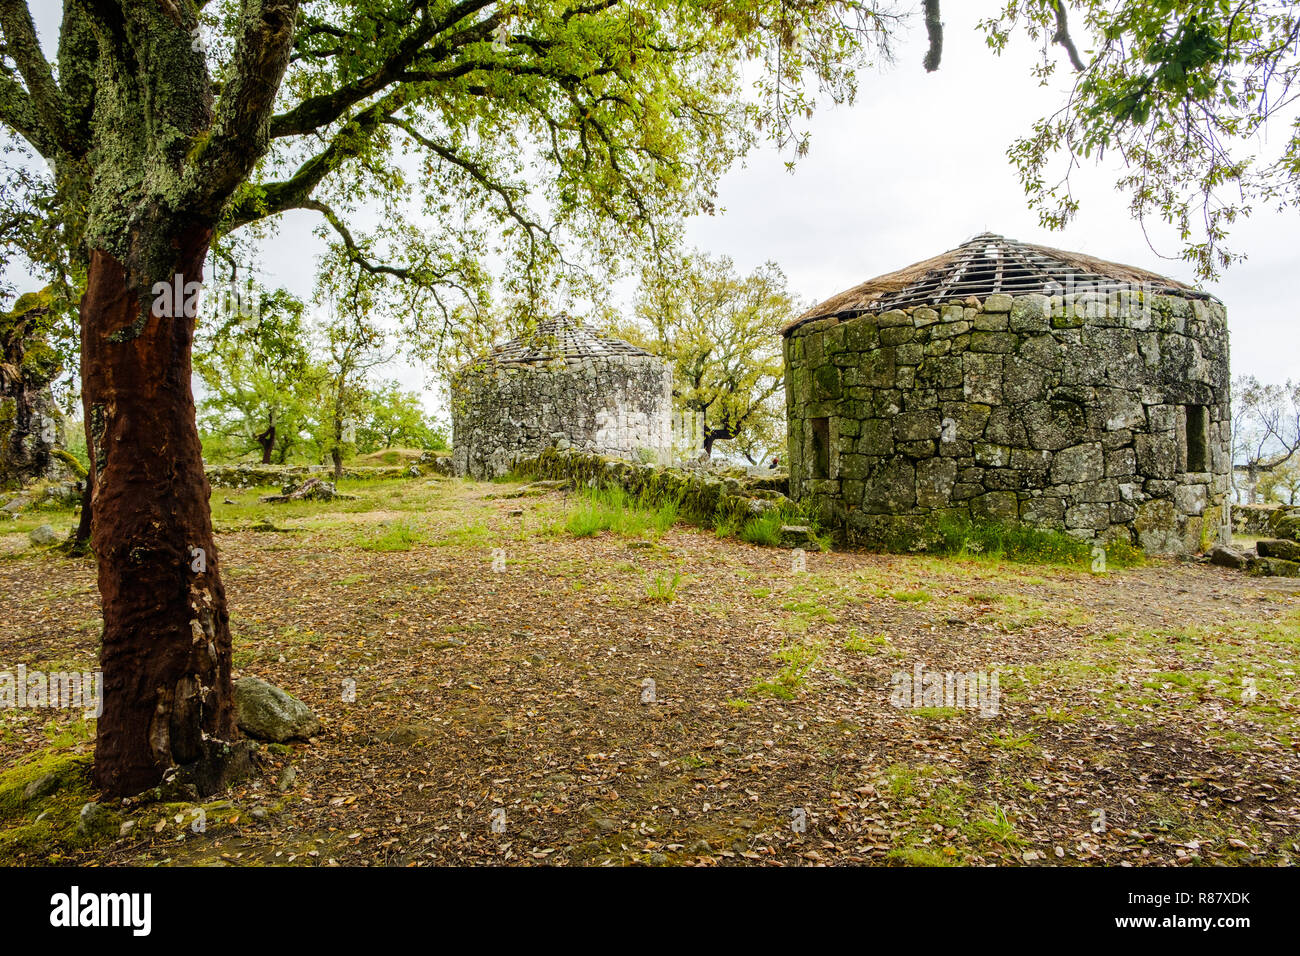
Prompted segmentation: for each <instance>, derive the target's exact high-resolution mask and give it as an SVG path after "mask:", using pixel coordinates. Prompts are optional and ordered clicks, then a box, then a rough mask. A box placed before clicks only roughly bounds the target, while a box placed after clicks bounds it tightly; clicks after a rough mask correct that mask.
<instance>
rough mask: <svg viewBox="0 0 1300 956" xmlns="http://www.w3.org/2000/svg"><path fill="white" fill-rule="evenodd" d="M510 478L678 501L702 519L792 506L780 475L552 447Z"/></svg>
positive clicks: (749, 515)
mask: <svg viewBox="0 0 1300 956" xmlns="http://www.w3.org/2000/svg"><path fill="white" fill-rule="evenodd" d="M514 473H515V474H517V475H519V476H520V477H523V478H534V479H563V480H566V481H570V482H572V483H573V484H574V485H577V486H585V487H589V488H596V487H602V488H610V487H618V488H622V489H623V490H624V491H626V492H627V493H628V494H630V495H638V496H639V495H645V496H647V497H649V498H651V499H652V500H655V501H679V502H680V503H681V506H682V509H683V511H685V512H687V513H689V514H690V515H691V516H692V517H695V518H697V519H703V520H711V519H714V518H736V519H738V520H745V519H748V518H753V517H755V516H758V515H762V514H765V513H766V512H768V511H771V510H772V509H774V508H783V507H784V508H788V509H789V510H790V512H791V513H793V512H794V503H793V502H791V501H790V499H789V498H787V497H786V495H785V490H786V478H785V477H784V476H783V475H778V476H773V477H766V478H756V477H752V476H747V477H738V476H737V477H732V476H718V475H711V474H703V475H700V474H692V473H691V472H688V471H685V470H682V469H676V468H663V467H656V466H654V465H640V464H633V463H632V462H627V461H621V460H618V459H613V458H606V457H603V456H601V455H588V454H583V453H581V452H572V451H569V452H565V451H559V450H557V449H554V448H548V449H546V450H545V451H543V452H542V453H541V454H540V455H537V456H536V457H534V458H527V459H524V460H522V461H520V462H518V463H517V464H516V465H515V468H514Z"/></svg>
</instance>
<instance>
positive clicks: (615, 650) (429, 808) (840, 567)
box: [0, 480, 1300, 866]
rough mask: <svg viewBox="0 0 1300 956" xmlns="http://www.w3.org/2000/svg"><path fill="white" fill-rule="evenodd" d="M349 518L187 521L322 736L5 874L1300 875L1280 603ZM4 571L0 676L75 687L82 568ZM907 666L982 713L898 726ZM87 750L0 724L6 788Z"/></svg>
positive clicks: (422, 512) (1297, 590) (1291, 695)
mask: <svg viewBox="0 0 1300 956" xmlns="http://www.w3.org/2000/svg"><path fill="white" fill-rule="evenodd" d="M346 490H347V491H348V492H349V493H351V494H355V495H357V496H358V499H357V501H355V502H347V503H345V505H337V504H335V505H329V504H317V505H297V506H286V507H283V508H282V507H281V506H272V505H260V504H258V503H257V501H256V498H257V495H258V494H259V492H258V491H257V490H248V491H241V492H237V493H235V492H229V491H225V490H218V491H217V492H216V493H215V494H214V497H213V501H214V515H215V520H216V523H217V526H218V530H219V532H220V533H219V535H218V544H219V547H220V549H221V562H222V567H223V572H224V574H225V577H226V586H227V591H228V594H229V600H230V608H231V616H232V624H233V631H234V641H235V663H236V666H237V673H236V676H240V675H255V676H258V677H261V678H263V679H265V680H268V681H271V682H272V683H275V684H277V685H279V686H281V687H283V688H284V689H285V690H287V691H288V692H290V693H292V694H294V695H295V696H297V697H299V698H301V699H302V700H303V701H305V702H306V703H307V704H309V705H310V706H311V707H312V708H313V709H314V710H315V712H316V713H317V714H318V715H319V716H320V718H321V719H322V721H323V722H324V726H325V730H324V732H323V733H322V734H321V735H320V736H319V737H317V738H315V739H314V740H313V741H311V742H304V743H296V744H292V745H289V746H283V745H281V746H274V747H264V748H263V749H262V752H261V761H262V768H261V769H262V772H261V774H260V775H259V776H257V777H256V778H254V779H252V780H250V781H248V782H247V783H245V784H243V785H241V786H240V787H238V788H237V789H235V790H233V791H232V792H230V793H229V794H227V795H225V796H224V797H223V798H222V799H221V800H219V801H215V802H209V803H207V804H204V805H203V811H204V812H203V814H202V819H203V825H202V827H200V828H197V829H200V830H201V832H196V826H195V825H194V823H193V821H194V820H195V819H197V818H198V808H197V806H195V807H184V806H182V807H176V806H175V805H171V806H169V807H168V808H167V810H166V813H165V814H164V815H160V814H159V812H157V808H156V806H155V807H151V806H149V805H147V804H129V805H126V806H114V808H113V809H114V812H115V813H117V814H120V818H121V820H122V821H123V822H124V823H126V824H127V825H126V826H125V827H123V828H122V830H121V831H119V832H121V835H120V836H119V835H116V834H114V835H112V836H111V837H110V838H108V839H103V840H99V841H96V842H92V843H89V844H87V845H81V846H59V847H49V848H45V849H42V848H35V849H34V848H32V847H31V846H26V847H25V848H22V847H20V848H19V849H15V850H13V851H12V858H11V859H10V862H19V863H43V862H48V861H50V860H58V861H60V862H67V863H78V864H121V863H146V864H148V863H168V862H170V863H184V864H190V863H217V864H221V863H228V864H232V865H249V864H260V863H274V864H294V865H332V864H341V865H356V864H360V865H392V866H405V865H413V864H475V863H496V864H503V863H504V864H557V865H560V864H595V865H604V864H616V865H619V864H651V865H656V864H695V865H717V864H728V865H730V864H774V865H791V864H804V865H807V864H821V863H825V864H850V863H871V864H884V863H893V864H923V865H924V864H941V863H953V864H988V863H999V864H1030V865H1051V864H1087V863H1106V864H1132V865H1145V864H1198V863H1200V864H1215V863H1257V864H1289V863H1292V862H1294V861H1295V860H1296V859H1297V857H1298V856H1300V842H1298V841H1300V830H1298V827H1300V802H1298V800H1297V793H1296V785H1295V780H1296V777H1297V776H1300V757H1298V756H1297V740H1300V736H1298V735H1297V714H1298V713H1300V693H1298V692H1300V686H1298V685H1297V668H1298V663H1300V662H1298V660H1297V657H1298V655H1300V582H1294V581H1293V582H1285V581H1274V580H1269V579H1259V578H1252V577H1248V576H1246V575H1243V574H1240V573H1237V572H1232V571H1227V570H1224V569H1220V568H1214V567H1210V566H1207V565H1203V564H1196V563H1190V562H1189V563H1174V562H1166V561H1151V562H1149V563H1147V564H1145V565H1143V566H1141V567H1137V568H1129V569H1112V570H1111V571H1109V572H1107V573H1102V574H1093V573H1090V572H1089V571H1088V570H1086V569H1072V568H1060V567H1045V566H1037V565H1024V564H1006V563H999V562H994V561H991V560H986V559H985V560H981V559H977V558H972V559H936V558H928V557H921V556H914V557H910V556H897V555H878V554H869V553H845V552H836V553H826V554H815V553H814V554H808V555H807V556H806V570H800V569H799V568H798V566H797V562H796V560H795V556H794V555H792V553H791V552H789V551H783V550H778V549H772V548H763V547H759V546H755V545H750V544H746V543H743V542H739V541H737V540H735V539H734V538H733V539H719V538H718V537H717V536H716V535H715V534H714V533H713V532H711V531H706V530H700V529H695V528H691V527H687V526H682V525H678V526H676V527H674V528H672V529H670V530H667V531H666V532H663V533H658V532H649V533H645V534H638V535H627V534H612V533H608V532H606V533H602V534H599V535H596V536H594V537H575V536H574V535H573V534H571V533H570V532H569V531H568V530H566V520H567V516H568V515H569V514H570V513H571V512H572V509H573V508H574V507H575V504H574V502H573V500H572V499H570V498H568V497H566V496H565V495H563V494H562V493H559V492H552V493H549V494H547V495H544V496H540V497H534V496H524V497H514V495H517V494H518V487H517V486H515V485H510V484H478V485H476V484H469V483H463V482H459V481H453V480H438V481H431V480H429V481H412V482H406V483H394V482H389V483H383V484H375V485H369V486H363V485H360V484H356V485H352V486H349V487H348V488H347V489H346ZM261 493H265V489H263V490H262V492H261ZM277 509H279V510H277ZM260 517H270V518H271V520H272V522H274V523H275V525H276V526H277V527H278V528H279V530H278V531H269V530H266V531H254V530H251V529H252V526H253V524H254V523H255V522H256V520H257V519H258V518H260ZM24 545H25V535H22V536H21V537H20V536H19V535H18V534H16V533H15V534H11V535H9V536H8V537H2V536H0V554H3V555H4V557H3V558H0V669H10V670H12V669H14V668H16V667H17V665H18V664H26V665H27V666H28V668H31V669H44V670H59V669H73V668H75V669H79V670H91V669H93V668H94V663H95V658H96V653H97V649H96V642H97V637H98V628H99V625H98V599H97V595H96V592H95V586H94V581H95V578H94V568H93V565H92V564H91V563H90V562H88V561H75V560H68V559H65V558H61V557H58V556H56V555H54V554H52V553H50V552H40V551H35V550H32V549H25V548H24ZM918 666H920V667H921V668H923V671H924V672H926V673H940V674H942V673H948V672H952V673H969V672H974V673H975V674H977V675H980V677H982V678H984V679H985V681H986V682H985V683H984V684H982V685H979V686H980V687H981V688H982V690H983V692H984V693H985V697H984V698H982V699H981V702H982V703H985V704H986V705H988V704H989V703H990V694H991V683H990V682H991V679H992V676H993V675H996V676H997V682H998V683H997V693H998V696H997V697H996V699H994V700H992V704H991V706H986V707H985V708H984V711H985V712H982V711H981V709H980V708H978V707H974V706H971V705H972V703H973V702H972V701H970V700H967V701H964V702H960V701H959V702H956V703H954V701H953V700H951V699H950V698H945V699H942V700H932V699H929V698H926V699H923V700H920V699H915V700H903V701H901V703H902V704H903V706H898V704H899V703H900V701H899V699H898V687H899V686H900V685H899V684H898V681H899V680H900V679H901V678H902V677H903V676H904V675H906V676H907V677H909V678H910V677H914V676H915V675H916V673H917V667H918ZM352 682H354V685H355V699H352V694H351V693H349V689H350V688H351V687H352V686H353V684H352ZM891 698H892V699H891ZM918 704H919V705H921V706H915V705H918ZM994 711H995V712H994ZM92 738H93V724H92V723H90V722H87V721H85V720H82V719H80V718H79V716H78V715H76V714H69V713H66V712H63V711H51V710H45V711H33V710H8V711H0V765H3V766H4V767H10V766H12V765H14V764H16V763H18V762H20V761H23V760H26V759H29V758H31V757H32V756H33V755H35V754H36V753H37V752H38V751H48V750H49V749H50V748H56V749H58V748H63V749H66V750H68V751H70V752H78V753H89V752H90V750H91V739H92ZM173 810H175V813H173V812H172V811H173ZM132 821H134V823H135V825H132Z"/></svg>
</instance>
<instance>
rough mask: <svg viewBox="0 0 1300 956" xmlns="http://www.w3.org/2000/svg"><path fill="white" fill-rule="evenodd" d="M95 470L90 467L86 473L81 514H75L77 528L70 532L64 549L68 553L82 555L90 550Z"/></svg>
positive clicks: (93, 511) (93, 512)
mask: <svg viewBox="0 0 1300 956" xmlns="http://www.w3.org/2000/svg"><path fill="white" fill-rule="evenodd" d="M94 478H95V472H94V469H91V470H90V472H88V473H87V475H86V482H85V485H86V486H85V488H83V489H82V491H81V514H80V515H78V516H77V530H76V531H74V532H73V533H72V540H71V541H69V542H68V543H67V545H66V548H65V550H66V551H67V553H68V554H70V555H77V556H80V555H84V554H86V553H87V552H89V551H90V527H91V520H92V518H93V517H94V514H95V507H94V502H95V481H94Z"/></svg>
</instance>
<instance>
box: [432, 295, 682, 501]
mask: <svg viewBox="0 0 1300 956" xmlns="http://www.w3.org/2000/svg"><path fill="white" fill-rule="evenodd" d="M451 392H452V394H451V421H452V433H453V437H452V463H453V465H454V467H455V470H456V473H457V474H458V475H469V476H471V477H473V478H479V479H483V478H492V477H495V476H497V475H502V474H505V473H506V472H507V471H509V470H510V467H511V465H513V464H514V462H515V461H517V460H519V459H521V458H527V457H530V456H532V455H536V454H538V453H539V452H541V451H542V450H543V449H546V448H560V449H575V450H580V451H586V452H591V453H595V454H599V455H608V456H611V457H615V458H625V459H628V460H630V461H643V462H651V463H663V461H664V460H665V458H666V456H667V455H668V453H669V450H670V448H671V445H672V408H673V404H672V403H673V398H672V370H671V369H670V368H669V367H668V366H667V365H666V364H665V363H664V362H663V361H662V360H660V359H659V358H658V357H656V356H654V355H652V354H651V353H649V352H647V351H645V350H644V349H640V348H637V347H636V346H635V345H630V344H629V343H627V342H624V341H622V340H620V339H615V338H610V337H607V336H602V335H597V334H595V333H594V332H591V331H590V330H588V329H585V328H583V327H582V326H581V325H580V324H579V323H578V322H576V321H575V320H573V319H571V318H568V317H566V316H561V317H558V318H553V319H547V320H546V321H543V322H541V323H539V324H538V326H537V328H536V329H535V330H534V331H533V332H532V333H530V334H528V335H525V336H522V337H520V338H517V339H514V340H512V341H509V342H507V343H505V344H504V345H500V346H497V347H496V348H494V349H493V350H492V352H491V353H489V354H488V355H485V356H483V357H482V358H479V359H477V360H475V361H473V362H470V363H469V364H468V365H467V366H465V368H463V369H461V370H460V371H459V372H458V373H457V374H456V376H455V377H454V378H453V381H452V389H451Z"/></svg>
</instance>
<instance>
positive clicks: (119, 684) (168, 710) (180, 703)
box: [81, 223, 237, 793]
mask: <svg viewBox="0 0 1300 956" xmlns="http://www.w3.org/2000/svg"><path fill="white" fill-rule="evenodd" d="M211 235H212V231H211V227H210V226H208V225H205V224H202V223H200V224H196V225H192V226H189V227H188V228H182V229H181V230H180V231H179V233H178V234H177V235H176V236H175V238H174V239H172V238H171V237H168V236H166V235H165V234H161V235H160V234H156V233H155V234H152V235H148V236H141V237H139V239H138V242H141V243H154V244H162V245H165V246H166V247H167V248H168V252H169V254H160V253H159V251H158V250H153V251H151V252H144V253H141V254H139V255H137V256H134V257H133V258H135V259H136V260H137V261H155V262H163V261H167V262H169V266H168V269H167V270H166V271H163V272H160V273H159V274H156V275H141V274H133V273H132V272H131V271H129V270H128V268H127V267H126V266H125V265H124V264H123V263H122V262H119V261H118V260H117V259H116V258H115V257H113V256H112V255H111V254H109V253H107V252H105V251H103V250H94V251H93V252H92V254H91V263H90V271H89V276H88V281H87V288H86V293H85V295H84V296H83V298H82V302H81V323H82V385H83V396H84V397H83V401H84V404H85V413H86V441H87V448H88V450H89V453H90V459H91V468H92V473H93V476H94V477H93V480H94V489H95V492H94V499H93V522H92V531H91V536H92V542H93V547H94V550H95V554H96V556H97V558H98V561H99V591H100V596H101V598H102V600H103V607H104V634H103V649H102V652H101V666H102V668H103V672H104V688H103V700H104V712H103V715H102V716H101V718H100V719H99V722H98V739H97V741H96V749H95V780H96V783H97V784H98V785H99V786H101V787H102V788H104V789H105V790H107V791H109V792H111V793H136V792H139V791H141V790H143V789H146V788H148V787H150V786H153V785H155V784H156V783H158V781H159V780H160V779H161V778H162V776H163V774H164V773H165V772H166V771H167V770H168V769H169V768H170V767H173V766H176V765H182V766H184V765H192V764H196V763H198V762H200V761H204V762H213V761H219V760H220V759H221V757H222V750H223V749H224V745H225V744H226V743H228V742H229V741H232V740H234V739H235V737H236V736H237V731H236V728H235V721H234V710H233V693H232V690H231V683H230V656H231V648H230V625H229V618H228V615H227V612H226V599H225V589H224V587H223V586H222V582H221V575H220V572H219V561H218V555H217V549H216V546H215V545H214V543H213V537H212V520H211V514H210V511H209V502H208V496H209V493H210V490H209V487H208V482H207V479H206V478H205V477H204V473H203V456H202V451H201V448H200V445H199V435H198V429H197V427H196V425H195V418H194V398H193V395H192V394H191V390H190V349H191V345H192V342H193V337H194V319H193V317H192V316H187V315H185V311H186V310H185V309H184V308H183V307H179V306H180V305H181V303H175V304H174V305H175V306H178V307H171V308H163V309H161V310H158V309H154V308H153V307H152V306H153V303H154V301H155V297H154V296H153V295H152V294H151V292H150V290H151V289H152V288H153V287H154V285H155V283H156V282H163V283H166V284H167V285H168V286H172V287H176V284H179V287H181V288H183V287H184V284H185V283H188V282H193V281H201V279H202V270H203V261H204V258H205V257H206V255H207V252H208V244H209V241H210V239H211ZM158 311H162V312H163V314H161V315H159V314H155V313H156V312H158ZM168 312H170V313H173V314H167V313H168Z"/></svg>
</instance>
